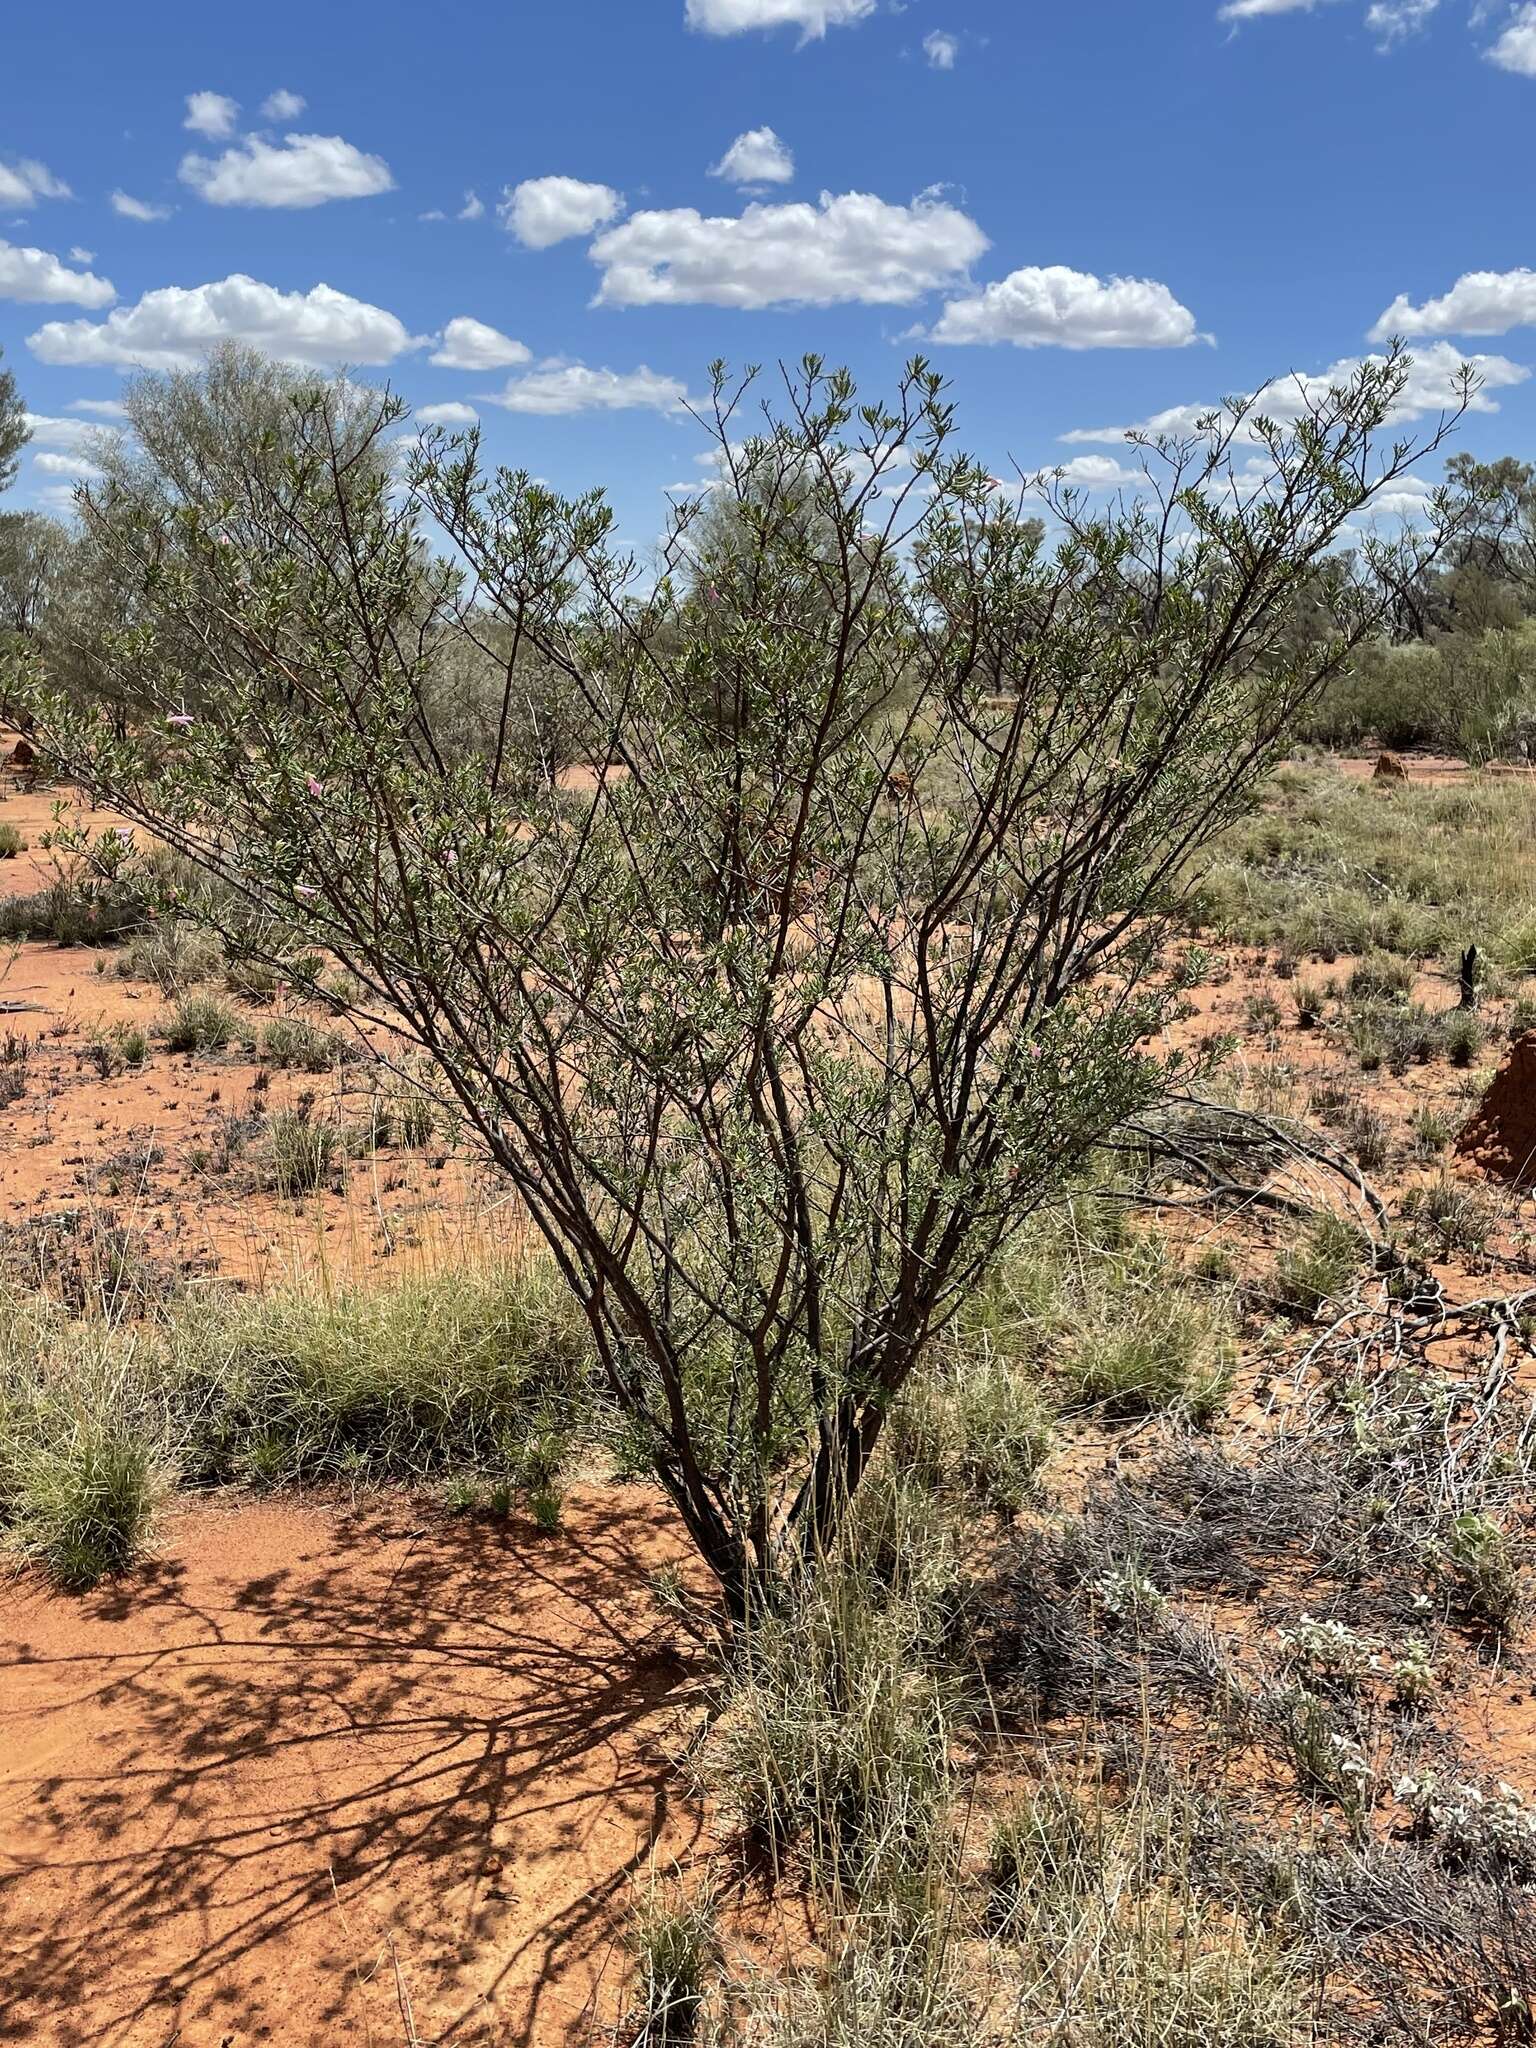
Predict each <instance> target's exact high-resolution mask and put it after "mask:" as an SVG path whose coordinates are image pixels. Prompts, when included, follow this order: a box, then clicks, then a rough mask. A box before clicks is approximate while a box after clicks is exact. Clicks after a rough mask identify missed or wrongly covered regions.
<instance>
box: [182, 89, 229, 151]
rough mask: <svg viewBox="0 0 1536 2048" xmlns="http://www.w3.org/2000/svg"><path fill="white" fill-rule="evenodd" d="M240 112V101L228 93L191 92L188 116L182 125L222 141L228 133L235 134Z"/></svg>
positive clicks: (209, 137)
mask: <svg viewBox="0 0 1536 2048" xmlns="http://www.w3.org/2000/svg"><path fill="white" fill-rule="evenodd" d="M239 113H240V102H239V101H238V100H232V99H230V97H229V96H228V94H227V93H222V92H189V93H188V94H187V118H186V119H185V120H184V121H183V122H182V124H181V125H182V127H183V128H190V129H191V130H192V133H193V134H194V135H206V136H207V138H208V140H209V141H210V142H222V141H223V140H224V138H225V136H226V135H233V134H234V132H235V122H236V120H237V119H238V117H239Z"/></svg>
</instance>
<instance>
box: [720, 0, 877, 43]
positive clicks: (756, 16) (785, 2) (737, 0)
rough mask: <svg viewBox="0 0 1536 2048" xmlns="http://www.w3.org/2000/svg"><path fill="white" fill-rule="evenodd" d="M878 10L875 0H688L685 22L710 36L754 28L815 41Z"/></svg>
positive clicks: (863, 19) (848, 26) (734, 33)
mask: <svg viewBox="0 0 1536 2048" xmlns="http://www.w3.org/2000/svg"><path fill="white" fill-rule="evenodd" d="M874 11H875V0H687V6H686V10H685V13H684V19H685V21H686V22H687V24H688V26H689V27H690V28H696V29H699V30H701V31H702V32H703V34H705V35H707V36H740V35H745V34H746V33H747V32H748V30H749V29H755V28H797V29H799V31H800V40H801V41H802V42H807V43H808V42H813V41H816V40H818V39H819V38H820V37H822V36H824V35H825V34H826V32H827V30H828V29H829V28H850V27H851V26H852V25H853V23H854V22H856V21H865V20H867V19H868V18H869V16H870V15H871V14H873V13H874Z"/></svg>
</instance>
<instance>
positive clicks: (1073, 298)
mask: <svg viewBox="0 0 1536 2048" xmlns="http://www.w3.org/2000/svg"><path fill="white" fill-rule="evenodd" d="M929 339H930V340H932V341H938V342H957V343H965V342H997V341H1007V342H1012V343H1013V344H1014V346H1015V347H1016V348H1043V347H1052V348H1183V347H1185V346H1186V345H1187V344H1188V343H1189V342H1192V341H1194V340H1195V339H1197V336H1196V332H1195V316H1194V314H1193V313H1191V312H1190V311H1189V309H1188V307H1187V306H1181V305H1180V304H1179V302H1178V300H1177V299H1176V298H1175V297H1174V296H1173V293H1172V292H1171V291H1169V289H1168V287H1167V285H1165V284H1158V283H1157V282H1155V280H1153V279H1152V278H1147V277H1111V278H1109V279H1107V280H1106V279H1104V278H1101V277H1093V276H1090V275H1089V274H1088V273H1087V272H1086V271H1082V270H1069V269H1068V268H1067V267H1066V266H1065V265H1064V264H1060V263H1052V264H1048V265H1046V266H1044V267H1043V268H1042V267H1039V266H1035V265H1031V266H1030V267H1028V268H1027V269H1024V270H1016V271H1014V273H1013V274H1012V276H1011V277H1005V278H1003V279H1002V280H1001V281H1000V282H998V283H996V284H989V285H986V286H984V287H983V288H982V290H980V291H979V292H974V293H971V294H969V295H967V296H966V297H965V298H960V299H951V300H950V301H949V303H948V304H947V305H946V306H945V308H944V310H943V312H942V313H941V314H940V315H939V318H938V320H937V322H936V324H935V325H934V327H933V330H932V333H931V334H930V336H929Z"/></svg>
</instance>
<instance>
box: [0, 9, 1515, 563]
mask: <svg viewBox="0 0 1536 2048" xmlns="http://www.w3.org/2000/svg"><path fill="white" fill-rule="evenodd" d="M5 41H6V60H7V69H8V72H9V74H10V81H11V89H10V90H9V91H8V92H7V93H6V95H5V105H4V109H3V112H0V346H3V348H4V350H5V358H6V361H7V363H8V364H9V365H10V367H12V368H13V369H14V370H15V372H16V374H17V377H18V379H19V381H20V383H21V386H22V389H23V392H24V395H25V396H26V399H27V401H28V404H29V406H30V407H31V409H32V410H33V412H34V413H35V414H36V415H37V416H38V420H39V426H38V432H37V438H36V441H35V443H34V447H33V449H32V451H30V454H29V458H28V459H27V460H26V461H25V462H24V464H23V470H22V475H21V478H20V481H19V483H18V486H17V488H16V490H15V491H14V492H13V493H12V495H11V497H10V499H9V501H8V502H9V503H11V504H13V505H20V504H27V503H34V504H43V505H49V506H52V507H55V508H57V507H58V506H60V505H62V504H63V503H64V502H65V500H66V494H67V490H68V488H69V485H70V482H71V477H72V475H73V474H76V473H78V465H79V464H80V463H81V462H82V461H83V460H84V459H85V458H84V454H83V449H82V443H81V438H80V437H81V433H82V430H83V428H84V427H86V426H88V425H89V424H90V423H91V422H92V421H96V422H98V423H99V422H100V421H101V420H103V419H109V418H110V414H109V413H107V412H106V411H104V410H103V408H104V407H109V406H110V405H111V403H112V402H113V401H114V399H115V397H116V395H117V393H118V391H119V389H120V386H121V381H122V378H123V376H124V375H125V374H130V373H131V370H132V366H133V364H134V363H135V362H139V363H148V364H151V365H165V364H168V363H171V362H173V361H188V362H190V361H195V360H196V357H197V351H198V349H199V348H200V347H201V346H202V345H203V343H204V342H205V341H206V340H207V339H208V338H209V337H210V336H213V335H217V334H223V333H230V334H235V335H237V336H239V337H241V338H244V339H249V340H254V341H258V342H262V343H264V344H265V345H267V346H269V347H271V348H272V349H273V350H274V351H275V352H278V353H286V354H291V355H295V356H298V357H303V358H305V359H308V360H313V361H316V362H348V363H351V364H353V365H355V366H357V367H358V368H359V369H360V370H361V371H362V372H363V373H364V374H367V375H368V376H370V377H376V378H381V379H382V378H386V377H387V378H388V379H389V381H390V382H391V383H392V384H393V385H394V386H395V387H396V388H397V389H398V390H399V391H400V392H401V393H402V394H403V395H404V396H405V397H406V398H407V399H408V400H409V401H410V402H411V403H412V404H413V405H414V406H417V407H419V408H441V407H449V408H454V409H456V410H454V411H453V412H451V413H449V414H448V415H446V417H448V418H450V419H453V420H457V419H463V418H466V417H467V416H468V412H469V411H473V412H474V413H475V414H477V415H478V416H479V417H480V419H481V420H482V422H483V425H484V433H485V443H486V448H487V451H488V452H489V453H490V454H491V455H492V456H493V457H494V458H496V459H498V460H504V461H507V462H510V463H515V464H517V465H520V466H525V467H527V468H529V469H531V470H533V471H534V472H535V473H536V474H539V475H542V476H545V477H547V478H549V479H550V480H551V481H552V482H554V483H556V484H557V485H559V486H561V487H564V488H569V489H573V490H574V489H578V488H584V487H586V486H588V485H590V484H592V483H595V482H602V483H604V484H606V485H608V486H609V487H610V489H611V492H612V494H613V496H614V498H615V500H616V502H617V504H618V506H619V509H620V514H621V521H622V525H623V530H624V531H625V533H626V534H627V535H628V537H629V538H630V539H631V540H632V541H634V542H636V543H637V544H639V545H642V546H643V545H646V544H648V543H649V542H650V540H652V539H653V538H654V536H655V534H656V533H657V531H658V530H659V528H660V527H661V525H662V523H663V521H664V517H665V511H666V505H665V498H664V495H663V493H664V490H665V488H666V487H668V486H675V485H678V484H681V483H686V482H687V481H688V480H689V479H691V478H695V477H698V476H699V475H701V473H702V472H701V470H700V467H699V464H698V461H697V457H698V455H699V453H700V451H701V449H702V446H703V443H702V439H701V436H700V434H699V430H698V429H697V427H696V426H695V425H694V424H693V423H692V422H691V421H689V420H688V419H687V417H686V415H684V414H683V413H682V412H681V411H680V410H679V409H678V408H679V399H680V396H681V395H682V394H685V393H697V392H698V391H700V390H701V389H702V388H703V384H704V378H705V369H706V365H707V364H708V362H709V361H710V360H711V358H713V357H715V356H717V355H718V356H725V357H727V358H729V359H730V360H731V361H732V362H735V363H742V362H746V361H749V360H751V361H760V362H763V363H764V364H773V363H774V362H776V361H777V360H780V359H790V360H793V359H795V358H797V357H798V356H799V355H800V354H801V353H802V352H804V351H805V350H807V349H815V350H818V351H819V352H821V353H822V354H823V355H825V356H827V357H828V358H830V359H831V360H833V361H836V362H846V363H848V364H849V365H850V366H851V367H852V368H853V369H854V371H855V372H856V374H857V375H858V377H859V378H860V380H861V382H863V383H864V384H865V385H866V386H868V387H869V388H870V389H871V390H883V389H888V388H889V387H890V385H891V384H892V382H893V381H894V379H895V377H896V375H897V374H898V372H899V369H900V365H901V363H902V360H903V358H904V356H905V355H906V354H908V353H910V352H911V351H912V350H913V349H914V348H916V347H919V346H920V347H922V348H923V349H924V351H925V352H926V353H928V354H929V355H930V356H931V357H932V358H933V360H934V361H935V363H936V364H937V365H938V367H939V368H941V369H942V370H943V371H944V373H945V374H946V375H947V376H949V377H950V378H951V379H952V380H953V386H954V395H955V397H956V399H957V400H958V402H959V407H960V417H961V423H962V428H963V433H964V438H965V439H966V441H967V442H968V443H969V445H971V446H972V447H973V448H974V450H975V451H976V452H977V453H978V454H980V455H981V456H982V457H983V458H984V459H986V460H987V461H988V462H989V463H991V464H992V465H993V466H994V467H997V468H1001V467H1002V466H1004V465H1005V464H1006V463H1007V462H1008V461H1010V459H1011V460H1013V461H1016V462H1018V463H1020V464H1022V465H1025V466H1026V467H1034V466H1036V465H1040V464H1044V463H1050V462H1056V461H1064V462H1073V463H1076V464H1078V465H1079V473H1080V474H1082V475H1083V477H1084V478H1085V480H1087V481H1090V482H1092V481H1094V480H1095V479H1097V478H1103V479H1105V480H1109V479H1111V478H1112V474H1113V472H1114V470H1115V467H1116V465H1117V464H1118V463H1119V462H1121V461H1123V459H1124V451H1123V449H1122V448H1120V447H1118V446H1117V443H1116V441H1115V439H1114V431H1115V430H1116V429H1118V428H1120V427H1122V426H1124V425H1125V424H1128V423H1132V422H1141V421H1144V420H1147V419H1148V418H1150V417H1152V416H1153V415H1156V414H1159V413H1162V412H1164V411H1165V410H1169V409H1175V408H1179V407H1185V406H1197V405H1200V404H1202V403H1206V402H1209V401H1211V400H1212V399H1214V398H1217V397H1219V396H1221V395H1222V394H1224V393H1227V392H1233V391H1239V390H1246V389H1249V388H1251V387H1252V385H1253V384H1255V383H1256V382H1258V381H1259V380H1261V379H1262V378H1264V377H1266V376H1268V375H1273V374H1276V373H1280V372H1287V371H1293V370H1294V371H1300V372H1304V373H1307V374H1316V373H1319V372H1322V371H1325V370H1327V369H1328V368H1329V367H1330V366H1332V365H1334V364H1336V363H1339V362H1341V361H1345V360H1347V359H1349V358H1352V357H1355V356H1357V355H1358V354H1360V353H1361V352H1362V351H1364V350H1366V349H1367V348H1368V347H1370V346H1371V342H1370V340H1369V339H1368V337H1369V336H1370V335H1372V334H1373V333H1380V332H1385V331H1387V330H1386V328H1385V327H1384V326H1382V324H1381V323H1382V322H1383V319H1384V316H1388V315H1389V314H1390V315H1391V320H1390V324H1391V326H1392V327H1394V328H1396V329H1399V330H1402V331H1405V332H1407V333H1409V334H1410V336H1411V338H1412V339H1413V341H1414V345H1415V348H1416V349H1417V351H1418V352H1419V357H1420V378H1419V383H1418V385H1417V387H1416V388H1417V391H1418V395H1419V396H1420V398H1421V399H1422V401H1423V403H1424V404H1425V405H1430V404H1432V403H1433V402H1434V400H1435V399H1436V398H1437V397H1438V396H1439V394H1440V391H1441V389H1442V388H1443V385H1444V381H1445V376H1446V370H1447V365H1448V364H1449V363H1450V362H1451V361H1453V360H1455V359H1457V358H1459V357H1460V356H1462V355H1476V356H1479V357H1482V358H1484V359H1485V363H1484V368H1485V375H1486V388H1485V392H1484V396H1483V399H1482V401H1481V403H1482V405H1483V406H1484V408H1485V410H1483V411H1482V412H1480V413H1479V415H1478V416H1476V417H1475V418H1473V419H1472V420H1471V421H1469V422H1468V424H1467V426H1466V427H1465V428H1464V430H1463V433H1462V436H1461V442H1460V445H1463V446H1468V447H1471V448H1473V449H1475V450H1477V451H1478V452H1480V453H1486V454H1493V453H1499V452H1504V451H1511V452H1514V453H1518V454H1521V455H1523V456H1526V457H1536V378H1531V377H1530V376H1529V370H1530V367H1531V366H1533V365H1536V227H1533V221H1536V206H1533V203H1532V202H1533V196H1536V195H1533V187H1536V0H1495V4H1482V5H1474V6H1470V7H1469V5H1468V4H1467V0H1229V4H1228V5H1226V6H1225V7H1223V6H1221V4H1220V0H1075V4H1073V5H1070V6H1063V5H1060V4H1049V0H905V4H899V0H565V4H563V5H558V6H551V5H545V4H532V0H521V4H520V0H502V4H500V5H497V6H494V7H492V6H486V5H470V4H467V0H439V4H438V5H436V6H434V7H432V8H430V9H429V8H425V7H422V6H421V5H419V4H417V5H413V6H409V7H407V6H404V5H400V4H396V0H369V4H367V5H362V4H357V0H321V4H316V0H309V4H308V5H305V6H303V7H300V6H298V5H296V4H293V0H266V4H265V5H263V6H262V7H260V8H210V7H208V6H207V5H206V0H199V4H196V5H193V4H185V0H156V4H155V5H153V6H152V7H151V8H150V9H148V10H145V9H142V8H141V9H125V8H122V7H119V6H108V5H106V4H104V0H81V4H75V5H71V6H68V7H64V6H53V7H42V6H37V5H31V6H27V7H25V8H21V9H17V10H14V18H13V19H11V20H9V21H8V22H7V24H6V28H5ZM301 103H302V104H301ZM764 131H766V132H764ZM113 195H117V196H116V197H115V198H114V196H113ZM470 195H473V197H472V198H471V197H470ZM466 212H467V213H468V214H469V215H471V216H472V217H469V218H461V217H460V215H461V214H463V213H466ZM230 279H245V280H248V281H249V282H248V283H243V284H242V283H234V284H229V283H226V281H227V280H230ZM322 287H323V288H325V289H323V290H322V289H321V288H322ZM451 323H452V324H451ZM471 323H474V324H471ZM919 335H921V336H924V337H927V338H926V339H923V340H921V341H920V340H918V339H916V338H915V337H917V336H919ZM1175 416H1176V415H1175ZM1065 437H1070V438H1065Z"/></svg>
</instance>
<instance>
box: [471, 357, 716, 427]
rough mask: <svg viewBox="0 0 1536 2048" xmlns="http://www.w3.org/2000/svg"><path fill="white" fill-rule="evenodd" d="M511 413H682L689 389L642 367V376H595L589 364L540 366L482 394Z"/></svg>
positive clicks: (613, 373) (639, 373) (608, 373)
mask: <svg viewBox="0 0 1536 2048" xmlns="http://www.w3.org/2000/svg"><path fill="white" fill-rule="evenodd" d="M481 396H482V397H483V398H484V399H485V401H486V403H487V404H489V405H500V406H504V407H505V408H506V410H507V411H508V412H528V413H549V414H560V413H575V412H620V411H630V410H633V409H635V408H645V409H647V410H649V411H652V412H678V411H680V410H681V408H682V406H683V404H684V403H685V401H686V400H687V397H688V392H687V387H686V386H685V385H683V384H680V383H679V382H678V380H677V379H676V378H675V377H663V376H662V375H661V374H660V373H659V372H658V371H656V370H648V369H647V368H646V367H645V365H644V364H643V363H642V364H641V366H640V368H639V369H638V370H630V371H628V372H620V371H618V370H590V369H588V368H587V366H586V364H585V363H558V362H550V363H541V364H540V365H539V367H538V368H537V369H536V370H530V371H529V372H528V374H527V375H526V376H525V377H509V378H508V380H507V382H506V384H505V385H504V386H503V387H502V389H501V390H500V391H487V392H483V393H481Z"/></svg>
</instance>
